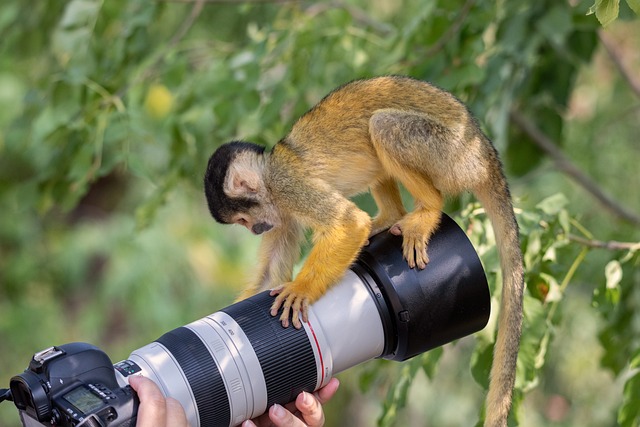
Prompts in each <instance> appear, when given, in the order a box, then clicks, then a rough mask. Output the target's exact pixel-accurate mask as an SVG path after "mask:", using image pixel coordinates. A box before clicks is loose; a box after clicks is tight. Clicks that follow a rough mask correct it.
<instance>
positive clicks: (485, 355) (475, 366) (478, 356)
mask: <svg viewBox="0 0 640 427" xmlns="http://www.w3.org/2000/svg"><path fill="white" fill-rule="evenodd" d="M492 361H493V344H490V345H485V346H484V347H483V346H481V345H480V344H478V345H476V348H475V350H474V351H473V354H472V355H471V375H472V376H473V379H474V380H475V381H476V382H477V383H478V384H480V385H481V386H482V387H483V388H484V389H485V390H486V389H488V388H489V372H490V371H491V362H492Z"/></svg>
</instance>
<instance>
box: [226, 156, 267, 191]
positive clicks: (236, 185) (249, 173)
mask: <svg viewBox="0 0 640 427" xmlns="http://www.w3.org/2000/svg"><path fill="white" fill-rule="evenodd" d="M261 185H262V176H261V175H260V173H259V171H258V170H257V169H255V168H252V167H250V165H247V164H243V163H240V164H235V165H232V167H230V168H229V174H228V175H227V182H226V185H225V193H227V195H229V196H231V197H246V196H250V195H254V194H256V193H258V190H259V189H260V187H261Z"/></svg>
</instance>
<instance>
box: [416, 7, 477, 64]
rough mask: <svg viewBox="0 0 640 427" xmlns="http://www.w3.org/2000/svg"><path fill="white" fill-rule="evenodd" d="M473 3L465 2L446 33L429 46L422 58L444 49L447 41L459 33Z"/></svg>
mask: <svg viewBox="0 0 640 427" xmlns="http://www.w3.org/2000/svg"><path fill="white" fill-rule="evenodd" d="M474 3H475V0H467V2H466V3H465V4H464V6H462V10H461V11H460V13H459V14H458V16H457V17H456V19H455V21H453V23H452V24H451V26H449V28H448V29H447V31H445V32H444V34H442V35H441V36H440V38H439V39H438V40H436V42H435V43H434V44H432V45H431V46H429V49H427V51H426V52H425V53H424V56H426V57H429V56H432V55H434V54H436V53H437V52H439V51H440V50H442V48H444V46H445V45H446V44H447V43H448V42H449V40H451V38H452V37H453V36H454V35H455V34H457V33H458V32H459V31H460V28H461V27H462V24H464V21H465V19H467V15H469V11H470V10H471V7H472V6H473V4H474Z"/></svg>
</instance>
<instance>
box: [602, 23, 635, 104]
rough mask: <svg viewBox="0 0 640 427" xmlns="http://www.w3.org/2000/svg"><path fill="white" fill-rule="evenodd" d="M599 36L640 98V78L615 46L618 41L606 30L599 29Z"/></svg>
mask: <svg viewBox="0 0 640 427" xmlns="http://www.w3.org/2000/svg"><path fill="white" fill-rule="evenodd" d="M598 38H599V39H600V43H602V46H603V47H604V50H605V51H606V52H607V55H609V58H611V61H612V62H613V64H614V65H615V66H616V68H617V69H618V72H619V73H620V75H621V76H622V78H623V79H624V80H625V81H626V82H627V84H628V85H629V87H630V88H631V90H632V91H633V93H635V94H636V96H637V97H638V98H640V79H638V78H636V77H635V75H634V74H632V73H631V71H629V70H628V69H627V66H626V65H625V64H624V61H622V57H621V55H620V53H619V49H618V48H617V47H615V44H616V42H615V41H614V40H613V39H612V38H611V36H609V35H608V34H607V33H606V32H605V31H602V30H600V31H598Z"/></svg>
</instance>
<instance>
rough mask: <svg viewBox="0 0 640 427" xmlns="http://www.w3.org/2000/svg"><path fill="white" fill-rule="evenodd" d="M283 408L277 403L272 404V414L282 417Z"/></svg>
mask: <svg viewBox="0 0 640 427" xmlns="http://www.w3.org/2000/svg"><path fill="white" fill-rule="evenodd" d="M284 414H285V412H284V408H283V407H282V406H280V405H278V404H277V403H276V404H274V405H273V415H274V416H275V417H276V418H283V417H284Z"/></svg>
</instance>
